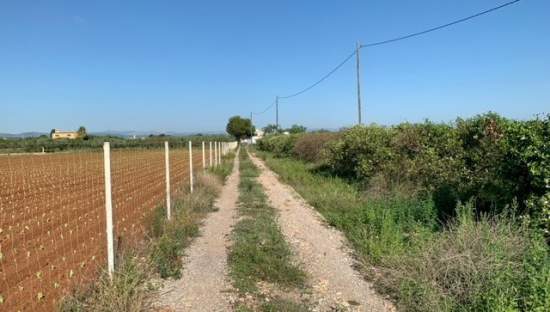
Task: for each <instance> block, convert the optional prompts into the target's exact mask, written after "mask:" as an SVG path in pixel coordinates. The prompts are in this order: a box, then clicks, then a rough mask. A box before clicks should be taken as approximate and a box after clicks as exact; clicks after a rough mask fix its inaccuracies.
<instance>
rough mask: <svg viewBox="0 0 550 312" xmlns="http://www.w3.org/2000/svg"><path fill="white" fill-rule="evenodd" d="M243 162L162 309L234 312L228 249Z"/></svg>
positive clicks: (167, 287)
mask: <svg viewBox="0 0 550 312" xmlns="http://www.w3.org/2000/svg"><path fill="white" fill-rule="evenodd" d="M238 184H239V159H238V157H235V162H234V165H233V172H232V173H231V175H230V176H229V177H228V179H227V181H226V183H225V185H224V187H223V189H222V192H221V194H220V197H219V198H218V200H217V201H216V203H215V205H216V207H218V208H219V210H218V211H217V212H213V213H211V214H210V215H209V216H208V217H207V219H206V221H205V222H204V224H203V226H202V227H201V233H200V236H199V237H198V238H197V239H196V240H195V241H193V243H192V244H191V246H189V248H188V249H187V251H186V256H185V259H184V261H183V266H184V270H183V274H182V277H181V278H180V279H178V280H171V281H167V282H165V283H164V286H163V288H162V289H161V291H160V298H159V299H158V303H157V304H155V305H156V306H158V307H163V308H164V309H166V310H167V311H230V310H231V298H230V295H231V292H232V291H231V290H232V287H231V283H230V280H229V278H228V275H227V273H228V268H227V249H228V247H229V245H230V241H229V235H230V233H231V228H232V226H233V224H234V223H235V217H236V207H237V200H238V196H239V190H238Z"/></svg>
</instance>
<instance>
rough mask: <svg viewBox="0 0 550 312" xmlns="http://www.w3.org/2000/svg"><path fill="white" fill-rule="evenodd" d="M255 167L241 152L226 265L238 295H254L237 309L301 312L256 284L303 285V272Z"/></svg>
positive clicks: (299, 307) (289, 287) (287, 287)
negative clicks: (234, 221) (235, 217)
mask: <svg viewBox="0 0 550 312" xmlns="http://www.w3.org/2000/svg"><path fill="white" fill-rule="evenodd" d="M258 174H259V172H258V169H257V168H256V167H255V166H254V164H253V163H252V162H251V161H250V159H249V156H248V153H246V152H242V153H240V177H241V181H240V184H239V192H240V194H239V210H238V211H239V216H240V221H239V222H238V223H237V224H236V226H235V229H234V230H233V245H232V247H231V251H230V253H229V259H228V260H229V265H230V269H231V277H232V278H233V282H234V286H235V287H236V288H237V289H238V290H239V292H240V294H241V297H243V298H246V297H247V296H252V297H253V302H245V301H241V302H240V303H238V304H239V305H240V306H237V308H238V309H240V310H243V311H246V308H253V309H260V310H263V311H281V309H284V310H285V311H304V310H305V306H302V305H301V304H300V303H295V302H291V301H289V300H286V299H282V298H277V297H271V296H270V294H268V293H267V294H266V293H264V292H262V291H261V290H260V289H259V287H258V283H260V282H266V283H269V284H271V285H274V286H275V287H277V288H279V289H283V290H289V291H293V290H294V291H301V290H302V289H303V288H304V287H305V278H306V276H305V273H304V272H303V271H302V270H301V269H300V267H299V265H298V264H297V263H296V262H295V260H294V259H293V254H292V252H291V249H290V246H289V245H288V243H287V242H286V241H285V238H284V236H283V235H282V233H281V230H280V228H279V226H278V224H277V220H276V218H277V217H276V214H275V210H274V209H273V208H272V207H270V206H269V205H268V203H267V197H266V195H265V193H264V192H263V189H262V187H261V185H260V184H259V183H258V182H257V181H256V178H257V177H258Z"/></svg>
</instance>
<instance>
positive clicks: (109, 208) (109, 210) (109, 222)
mask: <svg viewBox="0 0 550 312" xmlns="http://www.w3.org/2000/svg"><path fill="white" fill-rule="evenodd" d="M103 169H104V178H105V218H106V222H105V225H106V226H105V228H106V232H107V271H108V273H109V277H110V278H113V272H114V271H115V245H114V233H113V230H114V229H113V200H112V194H111V191H112V189H111V145H110V143H109V142H104V143H103Z"/></svg>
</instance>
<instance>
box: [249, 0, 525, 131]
mask: <svg viewBox="0 0 550 312" xmlns="http://www.w3.org/2000/svg"><path fill="white" fill-rule="evenodd" d="M520 1H521V0H513V1H509V2H506V3H504V4H501V5H499V6H496V7H493V8H490V9H488V10H485V11H481V12H479V13H476V14H473V15H470V16H467V17H464V18H461V19H458V20H455V21H452V22H450V23H446V24H443V25H439V26H436V27H432V28H429V29H426V30H423V31H419V32H415V33H412V34H408V35H403V36H399V37H395V38H392V39H387V40H383V41H378V42H372V43H368V44H364V45H359V46H358V47H357V49H356V50H354V51H353V52H352V53H351V54H350V55H348V56H347V57H346V58H345V59H344V60H343V61H341V62H340V63H339V64H338V65H337V66H336V67H334V68H333V69H332V70H331V71H329V72H328V73H327V74H326V75H324V76H322V77H321V78H320V79H319V80H317V81H316V82H315V83H313V84H311V85H309V86H308V87H306V88H304V89H302V90H300V91H298V92H295V93H292V94H290V95H286V96H279V97H277V99H276V100H275V101H274V102H273V103H271V104H270V105H269V106H268V107H266V108H265V109H264V110H263V111H262V112H260V113H254V115H261V114H263V113H265V112H267V111H268V110H269V109H271V107H273V106H274V105H276V104H278V99H288V98H292V97H295V96H298V95H300V94H303V93H305V92H307V91H309V90H311V89H313V88H314V87H316V86H317V85H319V84H320V83H322V82H323V81H325V80H326V79H327V78H329V77H330V76H332V74H334V73H335V72H336V71H338V70H339V69H340V68H341V67H342V66H344V65H345V64H346V63H347V62H348V61H349V60H350V59H351V58H352V57H353V56H354V55H356V54H357V55H359V54H358V53H359V51H360V49H362V48H369V47H374V46H379V45H384V44H388V43H392V42H396V41H401V40H405V39H409V38H412V37H416V36H421V35H424V34H427V33H430V32H434V31H437V30H440V29H443V28H446V27H449V26H453V25H456V24H459V23H462V22H465V21H468V20H471V19H474V18H476V17H479V16H482V15H485V14H488V13H491V12H494V11H496V10H499V9H502V8H504V7H507V6H510V5H512V4H515V3H517V2H520ZM358 70H359V69H358ZM358 83H359V76H358ZM358 86H359V85H358ZM358 105H359V116H360V114H361V113H360V105H361V104H360V93H359V87H358ZM278 113H279V112H278V107H277V120H278ZM360 120H361V117H359V123H361V121H360Z"/></svg>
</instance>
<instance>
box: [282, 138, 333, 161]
mask: <svg viewBox="0 0 550 312" xmlns="http://www.w3.org/2000/svg"><path fill="white" fill-rule="evenodd" d="M337 138H338V133H334V132H315V133H306V134H303V135H301V136H299V137H298V138H297V139H296V142H295V143H294V147H293V148H292V153H293V154H294V155H295V156H296V157H297V158H298V159H301V160H305V161H310V162H315V163H317V162H320V161H321V160H322V159H323V153H324V149H325V147H326V146H327V144H328V143H329V142H331V141H334V140H336V139H337Z"/></svg>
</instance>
